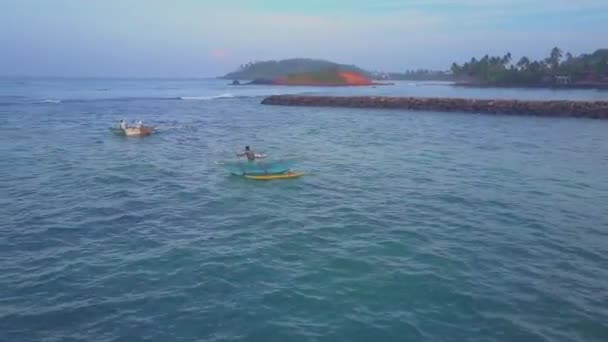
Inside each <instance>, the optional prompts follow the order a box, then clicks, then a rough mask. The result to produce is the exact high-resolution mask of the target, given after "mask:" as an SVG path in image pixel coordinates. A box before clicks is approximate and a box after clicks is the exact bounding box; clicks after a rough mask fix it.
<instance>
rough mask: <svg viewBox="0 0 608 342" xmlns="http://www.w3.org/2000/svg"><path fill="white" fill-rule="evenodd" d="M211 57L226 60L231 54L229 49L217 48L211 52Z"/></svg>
mask: <svg viewBox="0 0 608 342" xmlns="http://www.w3.org/2000/svg"><path fill="white" fill-rule="evenodd" d="M209 56H210V57H211V58H213V59H215V60H225V59H226V58H228V57H229V56H230V52H229V51H228V50H227V49H222V48H216V49H212V50H211V52H210V53H209Z"/></svg>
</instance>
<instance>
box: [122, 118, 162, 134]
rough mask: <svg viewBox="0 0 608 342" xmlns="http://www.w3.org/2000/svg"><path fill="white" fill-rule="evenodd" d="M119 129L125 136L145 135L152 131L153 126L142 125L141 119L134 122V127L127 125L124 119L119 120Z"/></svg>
mask: <svg viewBox="0 0 608 342" xmlns="http://www.w3.org/2000/svg"><path fill="white" fill-rule="evenodd" d="M120 129H121V130H122V131H123V133H124V134H125V135H127V136H146V135H150V134H152V133H153V132H154V128H153V127H150V126H144V124H143V122H141V120H138V121H136V122H135V127H129V126H128V125H127V121H126V120H120Z"/></svg>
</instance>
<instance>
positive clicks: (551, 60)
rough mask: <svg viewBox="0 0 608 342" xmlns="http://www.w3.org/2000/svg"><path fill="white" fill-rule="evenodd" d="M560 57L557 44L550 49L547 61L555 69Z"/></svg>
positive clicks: (560, 52) (560, 51)
mask: <svg viewBox="0 0 608 342" xmlns="http://www.w3.org/2000/svg"><path fill="white" fill-rule="evenodd" d="M561 59H562V50H560V48H558V47H557V46H556V47H554V48H553V49H552V50H551V55H550V57H549V58H548V60H547V62H549V63H550V64H551V68H552V69H557V67H558V66H559V61H560V60H561Z"/></svg>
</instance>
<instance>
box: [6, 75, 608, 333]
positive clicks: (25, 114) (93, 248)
mask: <svg viewBox="0 0 608 342" xmlns="http://www.w3.org/2000/svg"><path fill="white" fill-rule="evenodd" d="M224 83H225V82H223V81H217V80H61V79H43V80H37V79H25V80H16V79H3V80H2V81H0V156H1V158H0V217H2V220H1V221H0V293H1V294H2V295H1V296H0V341H39V340H44V341H138V340H148V341H286V340H289V341H294V342H295V341H349V342H351V341H370V340H376V341H606V340H608V323H607V322H608V306H607V305H606V303H608V206H607V205H606V203H608V178H607V177H606V175H607V174H608V173H607V172H608V135H607V134H606V132H608V122H607V121H598V120H588V119H552V118H534V117H509V116H485V115H472V114H457V113H455V114H444V113H434V112H408V111H381V110H367V109H360V110H356V109H336V108H334V109H328V108H296V107H273V106H262V105H259V102H260V101H261V99H262V97H261V96H262V95H266V94H276V93H284V92H295V93H298V92H307V93H309V92H312V93H326V92H329V93H332V94H350V93H353V94H362V93H370V94H388V95H415V96H456V97H484V98H490V97H500V98H514V97H515V98H517V97H521V98H537V99H542V98H571V99H602V98H603V99H606V98H608V93H605V92H604V93H602V92H593V91H574V92H573V91H561V92H560V91H548V90H518V89H509V90H506V91H501V90H492V89H482V90H476V89H464V88H453V87H450V86H447V85H428V84H413V83H412V84H410V83H399V84H398V85H396V86H394V87H378V88H346V89H340V88H337V89H315V88H302V89H300V88H281V87H268V88H265V87H256V88H241V87H236V88H235V87H229V86H226V85H225V84H224ZM184 98H185V99H186V100H184ZM121 118H127V119H129V120H135V119H142V120H144V121H145V122H146V123H150V124H153V125H156V126H157V127H158V129H159V133H158V134H157V135H154V136H151V137H147V138H143V139H139V138H126V137H121V136H117V135H115V134H112V132H111V130H110V128H111V126H112V125H114V124H115V123H116V122H117V121H118V120H119V119H121ZM244 145H251V146H252V147H253V148H254V149H255V150H258V151H260V152H264V153H268V154H269V155H270V156H271V157H276V158H285V159H290V158H295V159H297V160H298V161H299V163H298V168H299V169H300V170H302V171H305V172H309V173H310V175H307V176H305V177H303V178H300V179H297V180H288V181H273V182H256V181H249V180H245V179H242V178H240V177H235V176H230V175H229V174H228V172H227V171H226V170H225V169H224V168H223V167H221V166H220V165H217V163H216V161H225V160H230V159H231V158H232V156H233V155H234V153H235V152H237V151H238V150H240V149H242V148H243V146H244Z"/></svg>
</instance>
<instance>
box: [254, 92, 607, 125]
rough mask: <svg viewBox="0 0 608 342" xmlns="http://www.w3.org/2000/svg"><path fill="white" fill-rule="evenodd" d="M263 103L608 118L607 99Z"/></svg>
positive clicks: (275, 99) (293, 98)
mask: <svg viewBox="0 0 608 342" xmlns="http://www.w3.org/2000/svg"><path fill="white" fill-rule="evenodd" d="M261 104H264V105H279V106H310V107H345V108H378V109H404V110H414V111H438V112H461V113H462V112H464V113H475V114H478V113H479V114H500V115H522V116H544V117H561V118H564V117H576V118H590V119H608V101H570V100H554V101H528V100H492V99H462V98H432V97H429V98H416V97H388V96H343V97H342V96H306V95H273V96H269V97H266V98H265V99H264V100H262V102H261Z"/></svg>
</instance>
